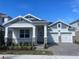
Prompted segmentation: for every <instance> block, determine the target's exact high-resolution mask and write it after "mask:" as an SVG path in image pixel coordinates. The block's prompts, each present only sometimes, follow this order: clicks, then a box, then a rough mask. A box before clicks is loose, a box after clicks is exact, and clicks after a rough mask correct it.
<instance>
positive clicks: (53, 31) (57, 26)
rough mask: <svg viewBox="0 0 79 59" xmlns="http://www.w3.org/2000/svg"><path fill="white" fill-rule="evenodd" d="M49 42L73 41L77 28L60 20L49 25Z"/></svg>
mask: <svg viewBox="0 0 79 59" xmlns="http://www.w3.org/2000/svg"><path fill="white" fill-rule="evenodd" d="M49 27H50V28H49V30H48V31H49V33H48V34H49V35H48V40H49V42H52V41H53V42H54V43H73V42H74V40H73V37H74V36H75V29H74V28H73V27H72V26H70V25H69V24H66V23H64V22H63V21H61V20H59V21H57V22H55V23H53V24H50V25H49Z"/></svg>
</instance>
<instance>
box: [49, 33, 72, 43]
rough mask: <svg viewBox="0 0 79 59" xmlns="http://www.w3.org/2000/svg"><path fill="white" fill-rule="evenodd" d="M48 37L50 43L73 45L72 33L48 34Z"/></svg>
mask: <svg viewBox="0 0 79 59" xmlns="http://www.w3.org/2000/svg"><path fill="white" fill-rule="evenodd" d="M50 34H51V35H50V37H51V38H52V41H54V42H55V43H73V36H72V33H60V35H59V34H58V33H50Z"/></svg>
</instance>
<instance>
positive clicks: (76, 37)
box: [74, 31, 79, 42]
mask: <svg viewBox="0 0 79 59" xmlns="http://www.w3.org/2000/svg"><path fill="white" fill-rule="evenodd" d="M74 41H77V42H79V31H76V32H75V37H74Z"/></svg>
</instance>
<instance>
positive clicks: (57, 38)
mask: <svg viewBox="0 0 79 59" xmlns="http://www.w3.org/2000/svg"><path fill="white" fill-rule="evenodd" d="M51 37H52V39H53V41H54V42H56V43H58V42H59V37H58V34H55V33H54V34H51Z"/></svg>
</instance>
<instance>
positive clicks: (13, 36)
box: [12, 29, 17, 44]
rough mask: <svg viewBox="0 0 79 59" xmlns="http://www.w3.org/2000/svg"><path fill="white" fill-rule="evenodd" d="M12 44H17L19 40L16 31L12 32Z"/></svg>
mask: <svg viewBox="0 0 79 59" xmlns="http://www.w3.org/2000/svg"><path fill="white" fill-rule="evenodd" d="M12 42H13V43H15V44H17V39H16V36H15V31H14V29H13V30H12Z"/></svg>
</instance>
